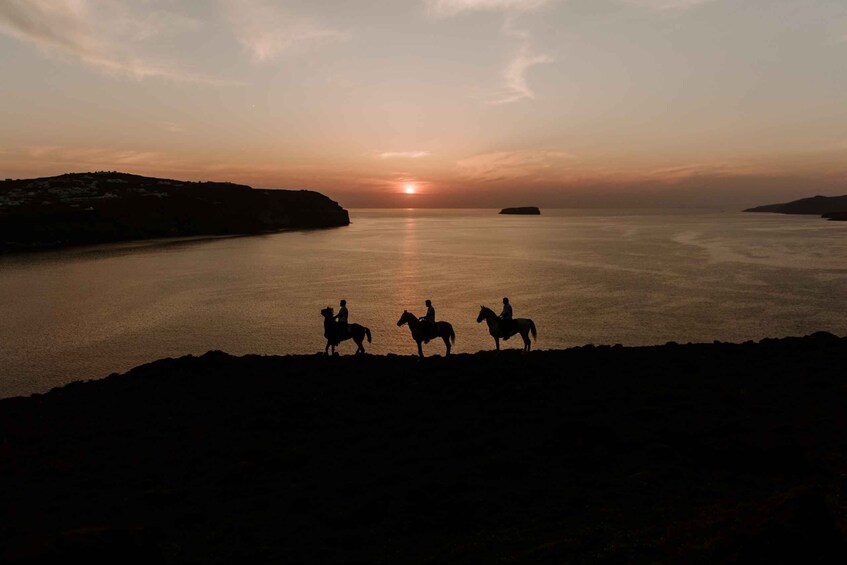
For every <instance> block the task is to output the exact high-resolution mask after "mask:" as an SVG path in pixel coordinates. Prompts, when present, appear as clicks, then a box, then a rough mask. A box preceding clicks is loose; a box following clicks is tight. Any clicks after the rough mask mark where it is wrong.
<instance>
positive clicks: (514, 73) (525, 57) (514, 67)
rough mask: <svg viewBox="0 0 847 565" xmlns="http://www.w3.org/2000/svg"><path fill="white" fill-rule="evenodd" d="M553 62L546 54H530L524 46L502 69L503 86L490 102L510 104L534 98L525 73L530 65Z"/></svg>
mask: <svg viewBox="0 0 847 565" xmlns="http://www.w3.org/2000/svg"><path fill="white" fill-rule="evenodd" d="M552 62H554V59H553V58H552V57H548V56H547V55H530V54H529V52H528V50H527V49H526V48H523V49H521V50H520V51H519V52H518V53H517V55H515V56H514V57H512V59H511V60H510V61H509V63H508V64H507V65H506V68H505V69H503V79H504V80H505V86H504V88H503V91H502V92H501V93H500V95H499V96H498V97H497V98H496V99H495V100H492V102H491V103H492V104H510V103H512V102H518V101H520V100H524V99H529V100H532V99H534V98H535V92H533V90H532V89H531V88H530V86H529V80H528V79H527V73H528V72H529V70H530V69H531V68H532V67H535V66H538V65H544V64H548V63H552Z"/></svg>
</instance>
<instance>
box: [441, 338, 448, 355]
mask: <svg viewBox="0 0 847 565" xmlns="http://www.w3.org/2000/svg"><path fill="white" fill-rule="evenodd" d="M441 339H443V340H444V345H445V346H446V347H447V355H445V357H447V356H448V355H450V338H449V337H447V336H446V335H443V336H441Z"/></svg>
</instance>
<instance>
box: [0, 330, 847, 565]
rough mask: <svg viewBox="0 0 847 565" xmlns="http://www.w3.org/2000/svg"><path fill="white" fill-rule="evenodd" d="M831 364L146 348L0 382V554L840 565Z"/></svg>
mask: <svg viewBox="0 0 847 565" xmlns="http://www.w3.org/2000/svg"><path fill="white" fill-rule="evenodd" d="M845 358H847V338H839V337H836V336H833V335H830V334H826V333H818V334H814V335H812V336H807V337H802V338H784V339H766V340H762V341H760V342H758V343H754V342H747V343H744V344H732V343H717V342H716V343H708V344H687V345H683V344H674V343H670V344H667V345H664V346H656V347H620V346H614V347H609V346H599V347H595V346H585V347H577V348H573V349H568V350H564V351H534V352H532V353H530V354H528V355H521V354H519V353H518V352H517V351H504V352H502V353H500V354H499V355H498V354H495V353H493V352H481V353H477V354H473V355H468V354H465V355H456V356H453V357H451V358H449V359H444V358H440V357H434V358H427V359H425V360H423V361H418V360H417V359H416V358H414V357H409V356H397V355H388V356H370V355H369V356H366V357H364V358H363V359H357V358H354V357H352V356H342V357H338V358H332V357H329V358H327V357H324V356H322V355H312V356H306V355H301V356H284V357H279V356H267V357H263V356H255V355H252V356H244V357H234V356H231V355H227V354H226V353H222V352H209V353H207V354H205V355H203V356H200V357H191V356H187V357H182V358H178V359H164V360H160V361H157V362H154V363H151V364H148V365H144V366H141V367H138V368H136V369H134V370H132V371H130V372H128V373H126V374H123V375H112V376H110V377H108V378H105V379H102V380H97V381H88V382H78V383H74V384H70V385H67V386H65V387H62V388H59V389H55V390H53V391H51V392H49V393H47V394H43V395H33V396H31V397H26V398H23V397H21V398H10V399H5V400H0V500H2V501H3V503H2V504H0V561H2V562H3V563H7V564H23V563H59V562H61V563H67V562H81V563H87V564H94V563H145V564H146V563H208V564H213V563H320V564H332V563H339V564H341V563H345V564H346V563H413V564H414V563H418V564H424V563H427V564H430V563H431V564H436V563H438V564H444V563H462V564H464V563H577V564H578V563H592V564H595V563H645V564H646V563H650V564H653V563H703V564H706V563H844V562H847V544H845V540H847V500H845V498H844V492H845V489H846V488H847V479H845V474H844V472H845V468H847V467H845V465H847V444H845V441H844V438H845V436H846V435H847V417H845V411H844V406H845V404H847V388H845V376H844V375H845V374H844V359H845Z"/></svg>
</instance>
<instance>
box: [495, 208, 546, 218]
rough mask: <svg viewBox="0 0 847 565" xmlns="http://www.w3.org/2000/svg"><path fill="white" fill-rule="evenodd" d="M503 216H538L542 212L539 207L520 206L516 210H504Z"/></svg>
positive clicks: (502, 211) (501, 211)
mask: <svg viewBox="0 0 847 565" xmlns="http://www.w3.org/2000/svg"><path fill="white" fill-rule="evenodd" d="M500 213H501V214H525V215H528V216H537V215H538V214H540V213H541V210H539V209H538V207H537V206H519V207H516V208H503V209H502V210H500Z"/></svg>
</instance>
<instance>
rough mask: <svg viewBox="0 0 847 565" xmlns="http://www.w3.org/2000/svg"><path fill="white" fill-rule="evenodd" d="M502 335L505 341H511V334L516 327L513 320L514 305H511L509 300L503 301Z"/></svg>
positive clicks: (501, 314) (501, 313)
mask: <svg viewBox="0 0 847 565" xmlns="http://www.w3.org/2000/svg"><path fill="white" fill-rule="evenodd" d="M499 318H500V333H501V334H502V335H503V339H509V337H511V336H509V333H510V332H511V331H512V328H513V327H514V325H515V322H514V321H513V320H512V305H511V304H509V299H508V298H504V299H503V311H502V312H500V316H499Z"/></svg>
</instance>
